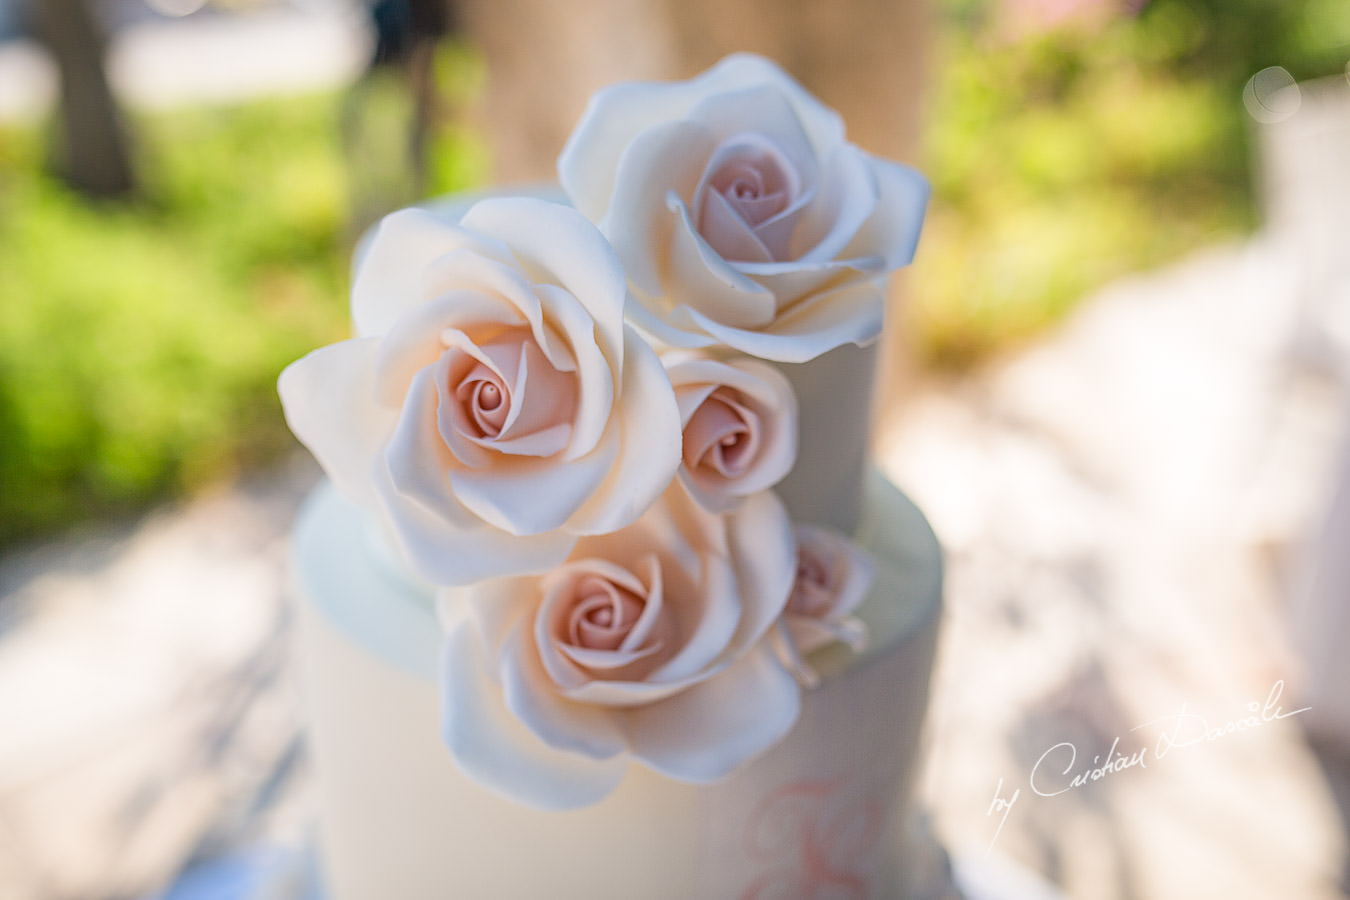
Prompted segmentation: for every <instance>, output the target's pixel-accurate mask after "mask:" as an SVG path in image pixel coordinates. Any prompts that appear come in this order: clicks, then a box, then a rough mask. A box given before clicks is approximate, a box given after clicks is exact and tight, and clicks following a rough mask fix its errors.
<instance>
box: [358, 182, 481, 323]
mask: <svg viewBox="0 0 1350 900" xmlns="http://www.w3.org/2000/svg"><path fill="white" fill-rule="evenodd" d="M463 248H469V249H472V250H474V251H475V252H479V253H486V254H491V253H493V252H499V250H500V245H498V247H496V248H494V247H492V246H491V242H485V241H483V240H482V239H481V238H478V237H476V236H475V235H472V234H469V233H468V232H466V231H465V230H464V229H462V228H457V227H455V226H454V225H451V224H448V223H447V222H444V221H442V220H441V219H439V218H437V217H436V216H434V215H432V214H431V213H429V212H427V211H426V210H422V209H402V210H399V211H398V212H395V213H391V214H390V215H388V216H385V218H384V219H383V220H382V221H381V222H380V224H379V226H378V227H377V228H376V230H375V235H374V237H373V238H371V241H370V245H369V248H368V249H367V251H366V253H365V256H364V257H362V258H361V259H360V260H359V261H358V263H357V266H356V276H355V278H354V279H353V281H352V321H353V323H354V324H355V326H356V333H357V334H358V335H359V336H361V337H369V336H372V335H379V334H384V333H385V332H386V331H388V330H389V329H390V328H391V327H392V326H393V324H394V323H395V322H396V321H398V319H399V317H400V316H402V315H404V314H405V313H407V312H409V311H411V310H413V309H416V308H417V307H419V306H421V305H422V304H423V303H425V302H427V301H428V300H430V299H432V298H433V297H435V296H436V295H437V294H439V293H443V291H440V290H434V289H431V290H429V288H431V287H433V286H429V285H428V284H427V283H426V281H425V275H426V267H427V265H428V264H429V263H430V262H431V261H432V260H434V259H436V258H437V257H439V256H442V255H444V254H446V253H450V252H451V251H454V250H458V249H463Z"/></svg>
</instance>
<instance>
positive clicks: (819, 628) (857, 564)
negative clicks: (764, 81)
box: [775, 525, 876, 687]
mask: <svg viewBox="0 0 1350 900" xmlns="http://www.w3.org/2000/svg"><path fill="white" fill-rule="evenodd" d="M795 535H796V541H797V568H796V577H795V579H794V581H793V584H792V592H791V594H790V595H789V596H788V602H787V605H786V606H785V607H784V608H783V617H782V619H781V620H780V621H779V622H778V627H777V633H776V635H775V640H776V642H777V645H778V649H779V653H780V655H781V658H782V659H783V661H784V662H785V664H786V665H788V667H789V668H790V669H791V670H792V671H793V673H794V674H795V675H796V676H797V678H798V680H799V681H800V682H801V683H802V684H803V685H804V686H806V687H814V686H815V685H816V684H817V683H818V682H819V677H818V676H817V674H816V672H815V670H814V669H813V668H812V667H811V666H810V665H809V664H808V663H807V662H806V661H805V657H806V656H807V655H808V654H810V653H812V652H813V651H815V650H819V649H820V648H821V647H825V646H827V645H829V644H833V643H837V642H842V643H845V644H847V645H849V646H850V647H852V648H853V650H854V651H855V652H861V651H862V649H863V647H865V646H866V643H867V627H866V625H865V624H864V623H863V622H862V620H860V619H858V618H857V617H856V616H854V615H853V612H854V611H855V610H856V609H857V608H858V606H859V604H861V603H862V602H863V600H864V599H865V598H866V597H867V592H868V591H869V590H870V589H871V587H872V581H873V579H874V577H875V574H876V571H875V566H874V565H873V563H872V559H871V557H869V556H868V555H867V553H866V552H865V551H864V550H863V549H862V548H861V547H859V546H858V545H857V544H855V543H853V542H852V541H851V540H849V539H848V538H847V537H845V536H844V535H842V534H840V533H839V532H837V531H834V530H833V529H830V528H823V527H821V526H817V525H798V526H797V527H796V529H795Z"/></svg>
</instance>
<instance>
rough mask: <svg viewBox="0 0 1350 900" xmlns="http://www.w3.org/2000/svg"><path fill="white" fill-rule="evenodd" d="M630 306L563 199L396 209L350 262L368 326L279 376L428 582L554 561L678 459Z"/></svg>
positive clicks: (661, 479)
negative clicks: (447, 217) (446, 209)
mask: <svg viewBox="0 0 1350 900" xmlns="http://www.w3.org/2000/svg"><path fill="white" fill-rule="evenodd" d="M624 302H625V278H624V274H623V269H622V267H621V266H620V264H619V261H618V259H617V258H616V257H615V255H614V253H613V252H612V251H611V250H610V248H609V246H608V245H607V243H606V242H605V240H604V238H603V236H602V235H601V234H600V232H599V231H597V230H596V228H595V226H594V225H592V224H591V223H590V222H588V221H587V220H586V219H585V218H583V217H582V216H580V215H579V214H577V213H576V212H575V211H573V210H571V209H568V208H566V207H564V206H559V205H556V204H550V203H545V202H543V201H539V200H534V199H529V198H503V199H494V200H485V201H483V202H481V203H479V204H477V205H476V206H474V207H473V208H472V209H470V210H469V211H468V213H466V214H465V215H464V217H463V220H462V221H461V222H460V224H459V225H457V226H456V225H450V224H446V223H445V222H442V221H440V220H438V219H437V218H435V217H434V216H432V215H431V214H430V213H427V212H424V211H421V210H416V209H410V210H404V211H402V212H398V213H394V214H393V215H391V216H389V217H388V218H387V219H385V220H384V222H383V223H381V225H380V227H379V230H378V232H377V233H376V234H375V237H374V239H373V241H372V243H371V245H370V248H369V251H368V252H367V253H366V255H365V257H364V259H363V260H362V261H361V264H360V267H359V269H358V271H357V274H356V278H355V283H354V285H353V288H352V316H353V319H354V322H355V327H356V335H357V336H356V337H355V338H353V339H352V340H347V341H342V342H340V343H337V344H333V345H331V346H328V347H323V348H321V349H319V350H316V351H315V352H313V353H311V354H309V355H308V356H306V357H304V358H303V359H301V360H299V361H297V362H295V363H293V364H292V365H291V366H289V367H288V368H287V369H286V370H285V371H284V372H283V373H282V376H281V379H280V382H279V391H280V394H281V399H282V404H283V406H284V407H285V411H286V418H287V421H288V423H289V424H290V426H291V429H292V430H293V431H294V432H295V434H296V436H297V437H298V438H299V439H300V440H301V441H302V442H303V443H304V444H305V445H306V446H308V447H309V449H310V450H311V451H313V453H314V455H315V456H316V457H317V458H318V460H319V462H320V463H321V464H322V465H323V467H324V469H325V470H326V471H327V472H328V474H329V476H330V477H331V478H332V479H333V481H334V482H335V483H336V485H337V486H338V488H339V489H340V490H342V491H343V492H344V493H346V494H347V495H348V496H350V497H351V498H353V499H355V500H356V501H358V502H361V503H364V504H366V505H367V506H369V507H371V508H374V509H378V510H380V511H381V512H382V513H383V515H384V518H385V519H386V520H387V522H388V524H389V525H390V527H391V530H392V533H393V534H394V535H395V537H396V538H397V540H398V543H399V544H400V545H401V546H402V548H403V550H404V551H405V553H406V556H407V557H408V559H409V561H410V562H411V563H412V564H413V566H414V568H415V569H416V570H417V571H418V573H419V574H421V575H422V576H423V577H424V578H426V579H427V580H429V581H431V582H433V583H437V584H466V583H469V582H472V581H475V580H477V579H480V578H485V577H490V576H497V575H505V574H515V573H519V572H540V571H545V570H547V569H549V568H552V567H553V566H556V565H557V564H559V563H561V562H562V561H563V560H564V559H566V558H567V555H568V554H569V553H570V552H571V550H572V548H573V546H574V545H575V544H576V542H577V539H578V537H579V536H581V535H584V534H592V533H600V532H609V531H614V530H616V529H619V528H622V527H623V526H625V525H628V524H629V523H631V522H633V521H634V520H635V519H637V518H638V516H640V515H641V514H642V512H643V511H644V510H645V509H646V508H647V507H648V506H649V505H650V504H651V503H652V502H653V501H655V500H656V498H657V497H659V496H660V495H661V493H662V491H663V490H665V488H666V487H667V485H668V484H669V483H670V482H671V480H672V479H673V478H674V477H675V470H676V468H677V467H678V466H679V464H680V454H681V436H680V420H679V412H678V410H677V408H676V405H675V397H674V394H673V392H672V389H671V386H670V382H669V380H668V378H667V377H666V374H665V371H664V369H663V367H662V365H661V362H660V360H659V359H658V358H657V356H656V355H655V353H654V352H653V351H652V350H651V348H650V347H648V345H647V344H646V343H645V342H644V341H643V340H642V339H641V338H640V337H639V336H638V335H637V333H636V332H635V331H634V330H633V329H632V328H631V327H629V326H627V325H625V324H624V320H623V309H624Z"/></svg>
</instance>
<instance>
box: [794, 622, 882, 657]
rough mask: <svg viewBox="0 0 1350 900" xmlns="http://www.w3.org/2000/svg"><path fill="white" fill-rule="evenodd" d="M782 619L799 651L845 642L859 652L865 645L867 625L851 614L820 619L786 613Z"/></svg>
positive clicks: (813, 649)
mask: <svg viewBox="0 0 1350 900" xmlns="http://www.w3.org/2000/svg"><path fill="white" fill-rule="evenodd" d="M783 621H784V623H785V624H786V625H787V629H788V634H789V635H790V636H791V639H792V644H793V646H794V647H796V648H797V651H798V652H799V653H811V652H813V651H815V650H818V649H820V648H821V647H827V646H829V645H830V644H833V643H835V642H839V643H843V644H847V645H848V646H849V647H850V648H852V650H853V652H854V653H861V652H862V651H863V649H864V648H865V647H866V646H867V626H866V625H865V624H863V622H862V621H861V620H860V619H855V618H853V617H852V616H845V617H843V618H840V619H828V620H822V619H817V618H814V617H812V616H794V615H787V616H784V617H783Z"/></svg>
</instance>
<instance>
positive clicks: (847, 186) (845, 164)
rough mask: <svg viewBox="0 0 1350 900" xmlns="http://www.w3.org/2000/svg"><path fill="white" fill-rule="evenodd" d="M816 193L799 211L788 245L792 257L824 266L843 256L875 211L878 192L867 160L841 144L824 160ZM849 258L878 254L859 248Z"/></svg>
mask: <svg viewBox="0 0 1350 900" xmlns="http://www.w3.org/2000/svg"><path fill="white" fill-rule="evenodd" d="M822 168H823V171H822V175H821V184H820V190H819V191H817V193H816V196H815V198H814V199H813V201H812V202H811V203H809V204H807V206H806V207H805V208H804V209H803V210H802V214H801V218H800V220H799V225H798V230H797V234H796V235H795V238H794V240H793V244H792V254H791V256H792V258H793V259H796V260H799V261H801V262H817V263H824V262H829V261H830V260H833V259H836V258H837V257H839V256H840V255H841V254H843V253H844V248H845V247H847V246H849V242H850V241H851V240H853V238H854V236H855V235H857V233H858V230H859V229H860V228H862V226H863V223H865V222H866V221H867V219H868V217H869V216H871V215H872V214H873V213H874V212H875V211H876V209H877V204H878V202H879V195H880V189H879V188H878V186H877V181H876V176H875V175H874V174H873V170H872V166H871V159H870V158H869V157H868V156H867V154H865V153H863V152H862V151H861V150H859V149H858V148H857V147H854V146H852V145H851V144H845V145H843V146H841V147H839V148H838V149H836V150H835V151H834V153H832V154H830V157H829V158H828V159H826V160H825V161H824V165H823V167H822ZM853 255H859V256H863V255H868V256H870V255H881V254H880V251H879V250H877V249H871V248H865V247H859V248H857V250H856V251H855V253H854V254H853Z"/></svg>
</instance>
